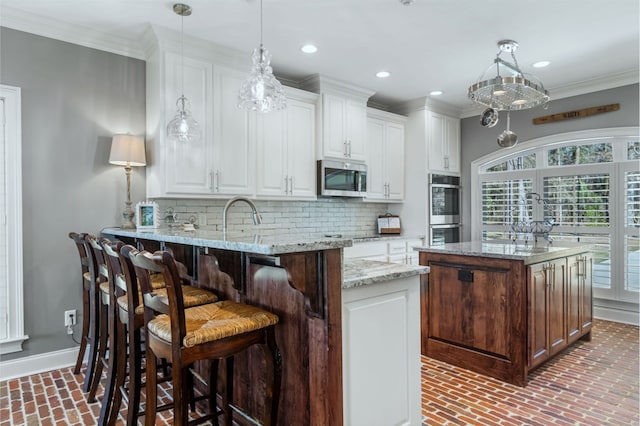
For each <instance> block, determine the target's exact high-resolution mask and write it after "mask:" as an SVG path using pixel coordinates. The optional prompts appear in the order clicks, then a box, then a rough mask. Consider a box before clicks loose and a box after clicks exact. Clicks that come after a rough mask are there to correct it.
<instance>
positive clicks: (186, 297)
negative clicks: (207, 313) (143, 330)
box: [118, 276, 218, 315]
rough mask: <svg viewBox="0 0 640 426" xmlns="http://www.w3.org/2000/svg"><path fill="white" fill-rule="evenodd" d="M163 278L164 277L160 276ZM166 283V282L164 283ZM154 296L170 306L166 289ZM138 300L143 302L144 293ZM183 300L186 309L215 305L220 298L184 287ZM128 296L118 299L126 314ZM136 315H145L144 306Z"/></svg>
mask: <svg viewBox="0 0 640 426" xmlns="http://www.w3.org/2000/svg"><path fill="white" fill-rule="evenodd" d="M160 277H162V276H160ZM162 282H163V283H164V281H162ZM153 294H154V295H155V296H156V297H157V298H158V299H159V300H160V301H162V302H164V303H165V304H167V305H168V304H169V299H168V296H167V289H166V288H157V289H155V290H154V292H153ZM138 300H142V293H138ZM182 300H183V303H184V306H185V307H186V308H190V307H192V306H198V305H204V304H205V303H214V302H217V301H218V297H217V296H216V295H215V294H213V293H212V292H210V291H207V290H203V289H200V288H198V287H193V286H190V285H183V286H182ZM127 305H128V299H127V296H126V295H125V296H121V297H119V298H118V306H120V309H122V310H123V311H125V312H128V310H129V307H128V306H127ZM135 313H136V315H142V314H144V304H142V303H141V304H139V305H138V306H137V307H136V310H135Z"/></svg>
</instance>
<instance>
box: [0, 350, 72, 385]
mask: <svg viewBox="0 0 640 426" xmlns="http://www.w3.org/2000/svg"><path fill="white" fill-rule="evenodd" d="M79 350H80V349H79V348H69V349H62V350H59V351H54V352H47V353H44V354H38V355H32V356H27V357H24V358H17V359H12V360H10V361H2V362H0V380H9V379H14V378H16V377H23V376H30V375H32V374H37V373H42V372H43V371H50V370H57V369H59V368H65V367H71V366H73V365H75V363H76V359H77V357H78V351H79Z"/></svg>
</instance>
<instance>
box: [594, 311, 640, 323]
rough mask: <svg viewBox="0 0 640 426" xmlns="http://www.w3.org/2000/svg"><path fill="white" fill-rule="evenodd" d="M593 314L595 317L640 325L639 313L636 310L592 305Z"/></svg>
mask: <svg viewBox="0 0 640 426" xmlns="http://www.w3.org/2000/svg"><path fill="white" fill-rule="evenodd" d="M593 316H594V317H595V318H597V319H602V320H607V321H613V322H621V323H624V324H630V325H635V326H640V314H639V313H638V312H633V311H623V310H620V309H612V308H607V307H604V306H594V307H593Z"/></svg>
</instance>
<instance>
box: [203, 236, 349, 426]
mask: <svg viewBox="0 0 640 426" xmlns="http://www.w3.org/2000/svg"><path fill="white" fill-rule="evenodd" d="M216 262H218V264H219V267H220V270H222V271H225V272H226V273H228V274H229V275H231V277H232V278H233V281H234V284H233V286H230V285H220V284H219V283H220V280H216V279H215V273H211V271H216V270H217V268H216V267H214V265H215V263H216ZM340 262H341V254H340V250H325V251H317V252H303V253H291V254H283V255H278V256H265V255H258V254H248V253H241V252H232V251H225V250H215V249H209V250H208V253H205V250H204V249H202V248H200V249H199V255H198V281H199V283H200V285H201V286H203V287H205V288H213V289H215V290H216V291H217V292H218V293H219V294H220V295H222V296H223V297H224V298H231V299H233V300H236V301H238V302H242V303H248V304H251V305H255V306H258V307H261V308H264V309H267V310H269V311H271V312H273V313H275V314H276V315H278V316H279V317H280V322H279V323H278V325H277V326H276V343H277V344H278V348H279V349H280V352H281V354H282V365H283V369H282V387H281V393H280V409H279V414H278V423H279V424H282V425H291V424H299V425H342V422H343V420H342V332H341V313H342V307H341V306H342V303H341V286H342V268H341V263H340ZM217 283H218V284H217ZM234 286H235V287H236V288H233V287H234ZM263 359H264V354H262V353H261V352H260V350H259V349H257V348H250V349H249V351H247V352H246V354H241V355H240V356H237V357H235V361H234V362H235V370H234V371H235V374H236V377H235V385H234V401H235V404H236V405H238V406H240V407H241V408H242V409H243V410H244V411H246V412H248V413H256V417H259V416H258V414H259V413H263V412H264V411H263V410H264V407H263V406H262V398H261V395H260V393H259V392H256V383H260V381H262V380H263V375H264V373H263V371H264V368H263V361H262V360H263ZM205 377H206V376H205ZM236 417H239V416H236ZM235 420H236V422H237V423H239V424H243V423H242V422H239V421H238V420H241V419H235ZM247 424H250V423H247Z"/></svg>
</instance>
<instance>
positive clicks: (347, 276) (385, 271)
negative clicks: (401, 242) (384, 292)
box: [342, 259, 429, 289]
mask: <svg viewBox="0 0 640 426" xmlns="http://www.w3.org/2000/svg"><path fill="white" fill-rule="evenodd" d="M428 272H429V267H428V266H418V265H404V264H400V263H387V262H379V261H375V260H366V259H345V260H344V264H343V275H342V288H343V289H347V288H353V287H360V286H365V285H368V284H374V283H379V282H383V281H391V280H396V279H400V278H406V277H412V276H415V275H421V274H426V273H428Z"/></svg>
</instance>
